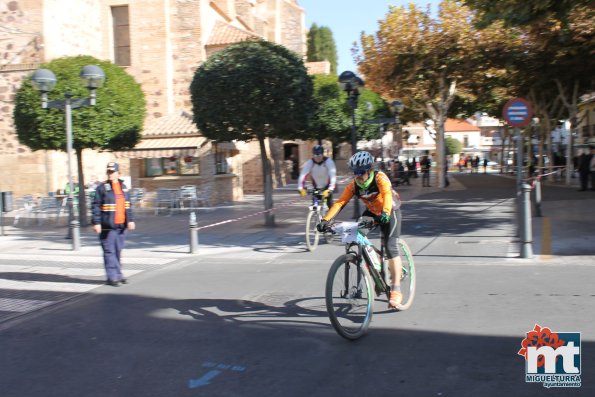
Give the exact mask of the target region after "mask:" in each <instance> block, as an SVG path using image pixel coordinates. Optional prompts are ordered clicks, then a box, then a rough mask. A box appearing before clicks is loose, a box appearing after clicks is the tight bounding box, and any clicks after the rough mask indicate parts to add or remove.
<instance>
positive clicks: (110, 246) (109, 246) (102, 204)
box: [92, 162, 135, 287]
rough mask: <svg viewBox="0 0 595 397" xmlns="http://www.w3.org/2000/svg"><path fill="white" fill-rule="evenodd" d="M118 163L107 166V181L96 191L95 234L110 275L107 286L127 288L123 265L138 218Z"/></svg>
mask: <svg viewBox="0 0 595 397" xmlns="http://www.w3.org/2000/svg"><path fill="white" fill-rule="evenodd" d="M119 176H120V166H119V165H118V163H113V162H110V163H108V164H107V178H108V179H107V181H105V182H103V183H100V184H99V185H98V186H97V188H96V189H95V198H94V199H93V220H92V223H93V230H94V231H95V232H96V233H97V234H99V241H100V243H101V248H102V249H103V265H104V266H105V273H106V275H107V280H106V284H107V285H111V286H113V287H117V286H119V285H120V284H126V283H127V280H126V278H125V277H124V275H123V274H122V263H121V262H120V258H121V255H120V254H121V252H122V248H124V239H125V236H126V230H127V229H128V230H134V228H135V224H134V216H133V213H132V208H131V205H130V196H129V195H128V191H127V188H126V186H125V185H124V181H123V180H121V179H119Z"/></svg>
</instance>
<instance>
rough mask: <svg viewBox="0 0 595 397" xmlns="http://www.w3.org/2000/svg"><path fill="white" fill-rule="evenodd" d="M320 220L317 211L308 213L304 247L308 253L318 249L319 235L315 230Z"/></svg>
mask: <svg viewBox="0 0 595 397" xmlns="http://www.w3.org/2000/svg"><path fill="white" fill-rule="evenodd" d="M320 219H321V218H320V213H318V212H317V211H310V212H308V218H306V247H308V250H310V251H314V250H315V249H316V247H318V240H319V238H320V233H319V232H318V230H316V225H318V224H319V223H320Z"/></svg>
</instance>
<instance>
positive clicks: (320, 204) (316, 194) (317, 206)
mask: <svg viewBox="0 0 595 397" xmlns="http://www.w3.org/2000/svg"><path fill="white" fill-rule="evenodd" d="M308 193H310V194H311V195H312V204H311V205H310V206H309V207H308V208H309V209H310V211H316V212H321V211H322V209H323V208H324V199H323V198H322V190H319V189H310V190H308Z"/></svg>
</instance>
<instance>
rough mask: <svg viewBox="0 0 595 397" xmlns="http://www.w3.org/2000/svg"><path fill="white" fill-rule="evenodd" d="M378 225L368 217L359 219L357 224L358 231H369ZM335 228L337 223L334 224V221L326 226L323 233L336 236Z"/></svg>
mask: <svg viewBox="0 0 595 397" xmlns="http://www.w3.org/2000/svg"><path fill="white" fill-rule="evenodd" d="M378 225H380V224H379V223H378V222H376V220H375V219H374V218H370V217H361V218H360V219H359V220H358V222H357V228H358V229H368V230H369V231H372V230H374V229H375V228H377V227H378ZM336 226H337V223H335V222H334V221H331V222H330V223H329V224H328V225H326V227H325V229H324V232H329V233H333V234H337V231H336V230H335V228H336Z"/></svg>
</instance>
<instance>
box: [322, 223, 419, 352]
mask: <svg viewBox="0 0 595 397" xmlns="http://www.w3.org/2000/svg"><path fill="white" fill-rule="evenodd" d="M377 226H378V224H377V223H375V222H374V221H373V220H367V219H365V218H360V220H359V221H358V222H342V223H338V224H334V225H330V226H329V227H328V228H329V229H330V230H331V232H332V233H334V234H335V235H341V237H342V238H341V241H342V242H343V243H344V244H345V254H344V255H341V256H340V257H338V258H337V259H336V260H335V261H334V262H333V264H332V265H331V268H330V270H329V272H328V276H327V279H326V291H325V299H326V308H327V311H328V315H329V318H330V320H331V324H332V325H333V327H334V328H335V330H336V331H337V333H338V334H339V335H341V336H342V337H344V338H346V339H350V340H355V339H358V338H360V337H362V336H363V335H364V334H365V333H366V331H367V329H368V327H369V326H370V322H371V321H372V314H373V313H374V300H375V296H374V294H376V296H378V297H380V296H381V295H382V294H385V295H386V297H387V301H388V299H389V294H390V290H391V288H390V274H389V271H388V268H387V260H386V258H385V256H384V246H381V249H380V250H378V249H377V248H376V247H374V245H373V244H372V243H371V242H370V240H368V238H367V237H366V235H367V234H368V233H369V232H370V231H372V230H374V229H375V228H376V227H377ZM398 244H399V251H400V255H401V260H402V263H403V272H402V276H401V293H402V294H403V301H402V303H401V304H400V305H399V306H397V308H396V310H398V311H402V310H406V309H408V308H409V307H411V304H412V303H413V298H414V297H415V281H416V278H415V264H414V262H413V255H412V254H411V250H410V249H409V246H408V245H407V243H406V242H405V241H404V240H403V239H402V238H400V239H399V242H398Z"/></svg>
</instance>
